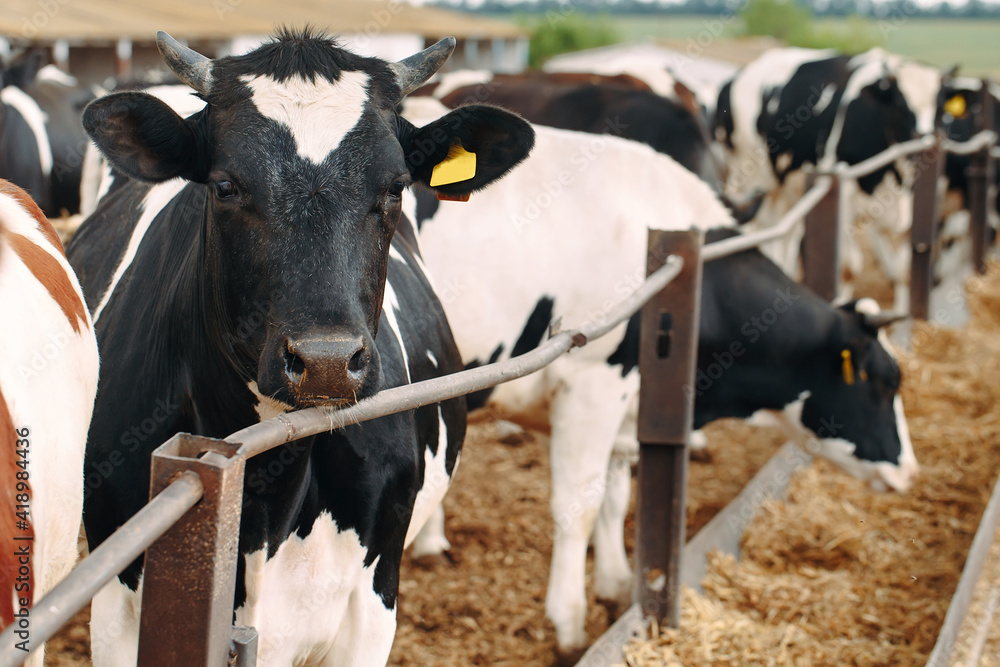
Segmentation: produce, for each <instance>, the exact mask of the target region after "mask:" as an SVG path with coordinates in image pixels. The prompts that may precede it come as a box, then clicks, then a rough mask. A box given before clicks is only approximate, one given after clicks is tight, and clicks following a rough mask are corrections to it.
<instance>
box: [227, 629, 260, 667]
mask: <svg viewBox="0 0 1000 667" xmlns="http://www.w3.org/2000/svg"><path fill="white" fill-rule="evenodd" d="M227 664H228V665H229V667H256V665H257V631H256V630H254V629H253V628H248V627H245V626H242V625H240V626H237V627H235V628H233V637H232V644H231V645H230V647H229V662H228V663H227Z"/></svg>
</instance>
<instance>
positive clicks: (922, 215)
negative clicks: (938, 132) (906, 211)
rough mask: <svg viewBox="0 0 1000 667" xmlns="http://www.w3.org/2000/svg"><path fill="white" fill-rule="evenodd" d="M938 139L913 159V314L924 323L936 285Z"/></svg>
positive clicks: (940, 164) (942, 158) (940, 161)
mask: <svg viewBox="0 0 1000 667" xmlns="http://www.w3.org/2000/svg"><path fill="white" fill-rule="evenodd" d="M937 139H938V140H937V143H935V144H934V146H932V147H931V148H929V149H927V150H926V151H924V152H923V153H919V154H918V155H915V156H914V158H913V165H914V168H915V170H916V179H915V180H914V182H913V220H912V222H911V226H910V244H911V246H912V253H911V255H910V315H912V316H913V317H914V318H918V319H921V320H926V319H927V318H928V317H929V316H930V303H931V287H933V285H934V270H933V266H932V262H931V259H932V255H933V253H932V252H931V250H932V249H933V248H934V235H935V223H936V222H937V211H938V179H939V178H940V177H941V174H942V173H943V172H944V161H945V154H944V151H942V150H941V137H940V136H939V137H938V138H937Z"/></svg>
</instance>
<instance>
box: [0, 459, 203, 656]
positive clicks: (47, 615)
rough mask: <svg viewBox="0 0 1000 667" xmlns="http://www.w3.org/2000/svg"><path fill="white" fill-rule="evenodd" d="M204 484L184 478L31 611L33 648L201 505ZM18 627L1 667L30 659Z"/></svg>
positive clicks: (9, 635) (1, 642) (5, 644)
mask: <svg viewBox="0 0 1000 667" xmlns="http://www.w3.org/2000/svg"><path fill="white" fill-rule="evenodd" d="M201 493H202V484H201V479H199V477H198V475H196V474H195V473H185V474H184V475H183V476H181V477H179V478H177V480H176V481H175V482H174V483H173V484H171V485H170V487H169V488H167V489H165V490H164V491H163V493H161V494H160V495H158V496H156V497H155V498H153V499H152V500H150V501H149V503H148V504H147V505H146V506H145V507H143V508H142V509H141V510H139V511H138V512H136V514H135V515H134V516H133V517H132V518H131V519H129V520H128V521H126V522H125V525H123V526H122V527H121V528H119V529H118V530H116V531H115V533H114V534H113V535H112V536H111V537H109V538H108V539H107V540H105V541H104V542H103V543H102V544H101V545H100V546H99V547H97V548H96V549H94V552H93V553H92V554H90V555H89V556H87V557H86V558H84V559H83V560H82V561H80V563H79V564H78V565H77V566H76V568H74V569H73V571H72V572H70V573H69V575H68V576H67V577H66V578H65V579H63V580H62V581H61V582H59V583H58V584H57V585H56V586H55V587H54V588H53V589H52V590H51V591H49V593H48V594H47V595H46V596H45V597H44V598H42V599H41V600H40V601H37V602H36V603H35V605H34V606H33V607H32V608H31V646H33V647H37V646H40V645H41V644H42V642H45V641H48V640H49V639H50V638H51V637H52V635H54V634H55V633H56V632H58V631H59V628H61V627H62V626H63V625H64V624H65V623H66V622H67V621H68V620H69V619H71V618H73V615H74V614H76V613H77V612H78V611H80V610H81V609H83V607H84V606H86V604H87V602H88V601H89V600H90V599H91V598H92V597H94V596H95V595H96V594H97V592H98V591H99V590H101V588H102V587H103V586H104V584H106V583H108V582H109V581H111V579H113V578H114V577H116V576H118V573H119V572H121V571H122V570H124V569H125V568H126V567H128V565H129V563H131V562H132V561H134V560H135V559H136V558H138V557H139V556H140V555H141V554H142V552H143V551H145V550H146V548H147V547H149V545H151V544H152V543H153V542H155V541H156V540H157V539H159V537H160V536H161V535H163V534H164V533H165V532H167V530H169V529H170V527H171V526H172V525H174V524H175V523H176V522H177V520H178V519H180V518H181V517H182V516H184V514H185V512H187V511H188V510H189V509H191V508H192V507H194V506H195V505H196V504H197V503H198V500H199V499H201ZM16 629H17V628H16V624H15V625H10V626H8V627H7V628H6V629H4V631H3V634H0V646H2V651H0V665H4V667H17V665H20V664H21V663H22V662H23V661H24V658H25V654H24V652H23V651H18V650H17V649H15V648H14V644H15V642H16V641H17V640H16V639H15V634H14V633H15V631H16Z"/></svg>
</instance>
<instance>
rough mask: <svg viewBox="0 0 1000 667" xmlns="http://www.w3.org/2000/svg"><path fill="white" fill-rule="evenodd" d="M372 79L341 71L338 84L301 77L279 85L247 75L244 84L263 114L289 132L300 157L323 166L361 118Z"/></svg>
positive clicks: (362, 73) (241, 78)
mask: <svg viewBox="0 0 1000 667" xmlns="http://www.w3.org/2000/svg"><path fill="white" fill-rule="evenodd" d="M368 78H369V77H368V75H367V74H366V73H364V72H341V73H340V80H338V81H335V82H332V81H327V80H326V79H324V78H322V77H316V79H315V80H313V81H309V80H307V79H305V78H303V77H301V76H299V75H295V76H292V77H289V78H288V79H286V80H284V81H281V82H278V81H275V80H274V79H272V78H271V77H270V76H254V77H252V76H250V75H248V74H245V75H243V76H241V77H240V81H242V82H243V83H245V84H246V85H248V86H249V87H250V89H251V90H252V91H253V97H251V98H250V99H251V101H252V102H253V103H254V106H256V107H257V110H258V111H259V112H260V113H261V114H262V115H264V116H266V117H268V118H270V119H271V120H274V121H277V122H279V123H281V124H282V125H284V126H285V127H287V128H288V129H289V131H290V132H291V133H292V137H294V139H295V146H296V149H297V151H298V154H299V155H300V156H301V157H304V158H305V159H307V160H309V161H310V162H312V163H313V164H319V163H320V162H322V161H323V160H324V159H326V156H327V155H329V154H330V152H331V151H334V150H336V148H337V146H339V145H340V142H341V140H343V138H344V136H346V135H347V133H348V132H350V131H351V130H352V129H353V128H354V126H355V125H357V124H358V121H359V120H360V119H361V113H362V112H363V111H364V108H365V103H366V102H367V101H368Z"/></svg>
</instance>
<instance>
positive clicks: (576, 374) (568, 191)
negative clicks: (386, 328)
mask: <svg viewBox="0 0 1000 667" xmlns="http://www.w3.org/2000/svg"><path fill="white" fill-rule="evenodd" d="M439 108H440V107H439ZM427 114H430V116H431V117H433V114H434V108H433V105H432V104H426V103H424V102H421V106H420V108H419V110H418V108H417V105H415V104H414V105H411V104H410V103H408V106H407V116H408V117H409V119H410V120H411V121H412V122H414V123H415V124H417V125H421V124H423V123H424V121H426V120H427V119H428V118H427ZM535 131H536V145H535V149H534V151H533V153H532V156H530V157H529V158H528V159H527V160H526V161H525V162H524V163H522V165H520V166H519V167H518V169H517V170H516V171H515V172H513V173H511V174H510V175H508V176H507V177H506V178H505V180H504V182H503V183H502V185H499V186H496V187H492V188H489V189H487V190H485V191H483V192H480V193H477V194H475V195H473V197H474V198H475V201H476V206H477V210H482V211H496V212H503V213H501V214H499V215H494V216H492V219H489V220H487V219H477V220H476V221H475V222H474V223H471V224H470V222H469V218H468V212H467V209H465V208H464V207H465V206H466V205H465V204H462V203H454V202H441V204H440V209H439V210H438V211H437V212H436V213H435V215H434V217H433V219H432V220H431V221H429V222H427V223H426V224H425V225H424V226H423V227H422V228H421V232H420V236H421V247H422V252H423V256H424V260H425V262H426V264H427V267H428V270H429V272H430V274H431V275H432V276H434V280H435V284H436V285H437V288H438V292H439V294H441V295H442V301H443V302H444V305H445V311H446V312H447V315H448V319H449V322H450V323H451V327H452V330H453V332H454V334H455V340H456V342H457V343H458V347H459V349H460V350H461V351H462V354H463V359H465V360H466V361H468V360H471V359H480V360H485V359H487V358H489V357H490V355H491V353H492V351H493V350H494V349H495V348H496V346H497V344H498V343H502V344H503V345H504V354H503V355H502V356H504V357H506V356H507V355H508V354H509V352H510V350H511V348H512V347H513V344H514V342H515V341H516V340H517V339H518V336H519V334H520V333H521V329H522V327H523V326H524V316H525V313H530V312H532V310H533V308H534V307H535V301H536V300H537V299H538V297H539V295H545V296H548V297H551V298H553V299H554V303H555V310H554V316H555V317H556V318H560V320H561V324H560V326H561V328H562V329H563V330H569V329H573V328H576V327H578V326H580V325H582V324H584V323H586V322H589V321H595V320H600V319H601V318H603V317H605V315H606V313H607V311H608V310H609V309H610V308H611V307H612V306H614V305H615V304H616V303H618V302H620V301H621V300H622V299H623V298H624V297H625V296H626V295H628V294H629V293H630V292H631V291H632V290H634V289H635V288H636V287H637V286H638V285H639V284H640V283H641V282H642V281H643V280H644V278H645V271H646V245H647V227H653V228H658V229H674V230H682V229H691V228H702V229H708V228H713V227H720V226H732V225H733V224H734V223H733V222H732V219H731V217H730V215H729V213H728V212H727V211H726V209H725V208H724V207H723V206H722V205H721V204H720V203H719V202H718V200H717V199H716V198H715V196H714V195H713V194H712V192H711V191H710V189H709V188H708V186H707V185H705V184H704V183H703V182H702V181H700V180H699V179H698V178H697V177H695V176H694V175H693V174H692V173H690V172H689V171H687V170H685V169H684V168H682V167H680V166H679V165H678V164H677V163H676V162H674V161H673V160H671V159H670V158H669V157H666V156H665V155H662V154H660V153H657V152H656V151H654V150H653V149H651V148H649V147H647V146H645V145H642V144H637V143H634V142H630V141H626V140H622V139H618V138H616V137H610V136H597V135H589V134H581V133H576V132H568V131H564V130H555V129H551V128H546V127H540V126H536V127H535ZM555 155H558V156H560V158H561V159H560V160H558V161H554V160H552V156H555ZM578 193H593V194H595V196H588V197H580V196H578ZM596 193H618V194H619V196H617V197H616V196H603V195H602V196H597V195H596ZM407 197H409V195H407ZM408 205H409V206H411V207H413V206H415V202H414V201H413V199H412V198H410V199H409V200H408V201H407V200H406V199H404V210H413V209H407V208H406V207H407V206H408ZM594 220H604V221H606V224H604V225H595V224H593V221H594ZM585 221H590V222H589V223H588V224H583V223H584V222H585ZM512 261H515V262H516V263H517V269H516V270H511V268H510V262H512ZM497 276H505V277H507V278H509V281H510V282H507V283H505V284H504V285H502V286H500V285H497V284H495V283H496V280H495V279H496V277H497ZM624 329H625V325H624V324H622V325H620V326H619V327H617V328H616V329H615V330H614V331H612V332H611V333H609V334H608V335H607V336H605V337H603V338H600V339H597V340H594V341H592V342H590V343H588V344H587V345H586V346H585V347H583V348H581V349H577V350H574V351H573V352H571V353H570V354H568V355H566V356H563V357H561V358H560V359H558V360H557V361H555V362H554V363H553V364H551V365H550V366H548V367H546V368H545V369H543V370H542V371H540V372H538V373H535V374H533V375H530V376H527V377H525V378H521V379H519V380H516V381H514V382H510V383H507V384H503V385H500V386H499V387H497V389H496V391H495V392H494V394H493V398H492V400H493V401H495V402H496V403H497V404H499V405H500V406H502V407H503V408H504V409H505V410H507V411H509V412H512V413H527V412H530V411H532V410H536V409H538V408H540V407H543V406H545V405H546V404H549V405H550V422H551V427H552V438H551V461H552V511H553V516H554V518H555V543H554V547H553V555H552V568H551V574H550V580H549V589H548V594H547V597H546V612H547V615H548V617H549V618H550V619H551V620H552V621H553V623H554V624H555V627H556V633H557V640H558V644H559V647H560V649H561V650H562V651H564V652H566V653H568V654H573V653H574V652H576V651H579V650H581V649H582V648H583V647H585V646H586V643H587V637H586V632H585V631H584V624H583V621H584V617H585V614H586V596H585V590H584V565H585V560H586V552H587V543H588V540H589V539H590V537H591V535H592V534H593V536H594V544H595V558H596V563H597V573H596V582H595V588H596V591H597V594H598V596H600V597H602V598H606V599H609V600H614V601H616V602H621V603H626V604H627V603H628V602H629V600H630V595H631V571H630V569H629V565H628V561H627V559H626V557H625V552H624V546H623V541H622V525H621V517H622V516H623V515H624V510H623V509H622V507H625V508H627V505H628V495H629V491H630V487H629V479H630V465H631V464H632V463H633V462H634V461H635V458H636V455H637V442H636V440H635V421H634V412H635V408H636V397H637V394H638V388H639V378H638V373H637V372H636V370H635V369H631V370H630V372H629V373H628V374H627V375H626V376H625V377H622V366H620V365H617V366H612V365H609V364H608V363H607V359H608V357H609V356H611V354H612V353H613V352H614V351H615V349H616V348H617V347H618V345H619V343H620V342H621V340H622V336H623V333H624ZM442 539H443V538H442Z"/></svg>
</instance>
